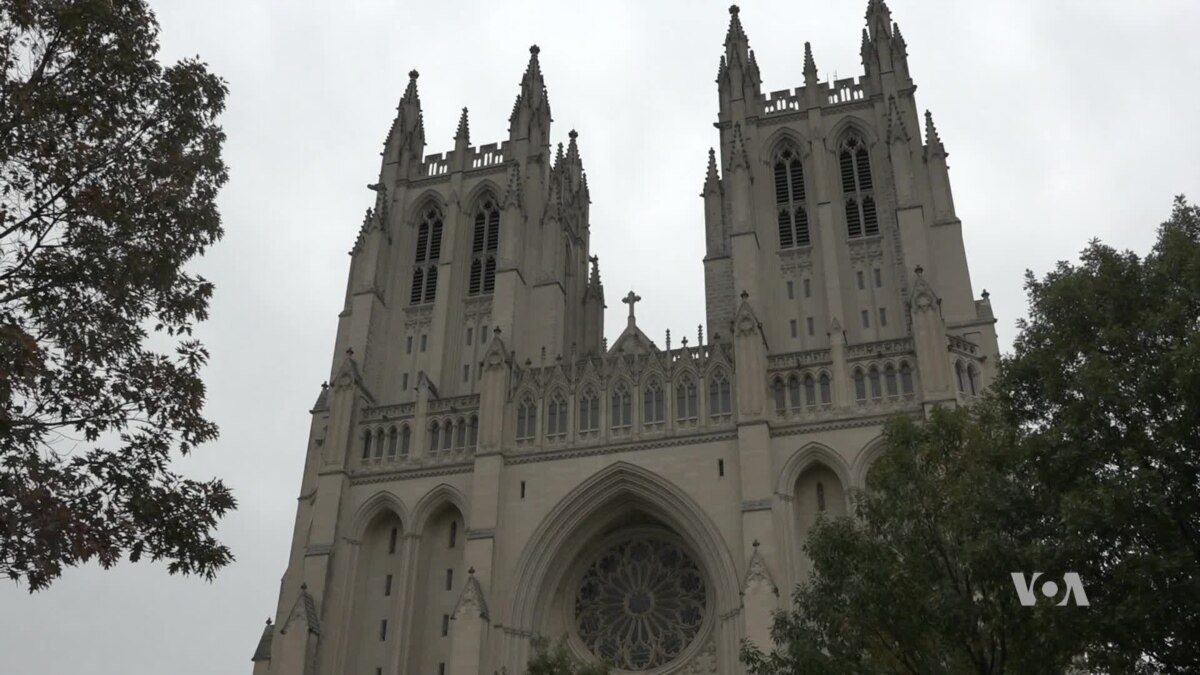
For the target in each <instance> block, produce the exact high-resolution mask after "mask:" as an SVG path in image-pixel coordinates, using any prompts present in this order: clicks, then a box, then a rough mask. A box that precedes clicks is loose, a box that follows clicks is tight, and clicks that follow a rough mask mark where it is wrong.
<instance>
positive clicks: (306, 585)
mask: <svg viewBox="0 0 1200 675" xmlns="http://www.w3.org/2000/svg"><path fill="white" fill-rule="evenodd" d="M413 72H414V73H415V72H417V71H415V70H414V71H413ZM300 590H302V591H307V590H308V582H307V581H305V582H304V583H302V584H300Z"/></svg>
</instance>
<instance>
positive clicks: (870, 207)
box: [862, 196, 879, 237]
mask: <svg viewBox="0 0 1200 675" xmlns="http://www.w3.org/2000/svg"><path fill="white" fill-rule="evenodd" d="M862 210H863V230H864V232H865V234H866V235H867V236H868V237H870V236H873V235H876V234H879V216H878V214H876V212H875V200H874V199H871V197H870V196H867V197H863V202H862Z"/></svg>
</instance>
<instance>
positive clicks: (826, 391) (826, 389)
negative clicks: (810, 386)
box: [819, 373, 833, 405]
mask: <svg viewBox="0 0 1200 675" xmlns="http://www.w3.org/2000/svg"><path fill="white" fill-rule="evenodd" d="M819 383H820V385H821V405H828V404H829V403H831V402H832V401H833V384H832V381H831V380H830V378H829V373H821V377H820V379H819Z"/></svg>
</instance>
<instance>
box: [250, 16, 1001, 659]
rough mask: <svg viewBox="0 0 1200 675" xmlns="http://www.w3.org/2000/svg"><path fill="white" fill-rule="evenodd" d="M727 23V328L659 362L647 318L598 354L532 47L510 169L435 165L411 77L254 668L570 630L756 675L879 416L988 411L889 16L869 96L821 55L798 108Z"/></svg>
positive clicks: (719, 278) (568, 161) (593, 270)
mask: <svg viewBox="0 0 1200 675" xmlns="http://www.w3.org/2000/svg"><path fill="white" fill-rule="evenodd" d="M730 12H731V18H730V23H729V29H728V33H727V35H726V36H725V46H724V54H723V55H722V56H721V59H720V66H719V70H718V73H717V92H718V100H719V116H718V118H717V120H716V126H717V128H718V129H719V137H720V138H719V146H718V149H717V150H715V151H712V152H710V153H709V157H708V169H707V176H706V177H705V179H704V181H703V187H702V195H701V196H702V198H703V200H704V223H703V228H702V227H701V224H700V223H696V224H695V233H694V236H696V237H700V236H704V237H705V241H706V242H707V254H706V255H705V258H704V261H703V264H704V272H705V293H706V300H707V317H706V321H705V324H704V325H703V326H702V327H701V328H700V330H699V331H697V332H696V333H692V332H691V331H690V330H689V331H688V333H689V335H688V336H687V337H682V336H678V335H677V336H676V337H671V336H670V335H669V334H668V337H667V338H666V340H665V341H664V343H663V344H661V345H660V344H656V342H654V341H652V340H651V339H650V338H649V337H647V336H646V335H645V334H644V333H643V332H642V330H641V329H639V328H638V325H637V319H636V302H637V301H638V300H639V299H640V298H638V297H637V296H636V295H635V294H634V293H632V292H631V293H629V294H628V295H626V296H624V297H623V298H621V301H622V302H624V303H626V304H627V305H628V308H627V313H628V319H627V323H626V325H625V326H624V329H623V331H622V332H620V334H619V336H618V337H616V338H615V339H614V340H612V341H611V343H610V342H609V341H608V340H606V339H605V337H604V309H605V306H606V298H605V291H604V287H603V285H602V283H601V280H600V272H599V265H598V261H597V259H596V258H595V257H592V256H591V255H590V250H589V243H590V237H591V233H590V230H589V226H588V209H589V203H590V201H591V198H590V193H589V190H588V184H587V178H586V175H585V174H584V171H583V164H582V161H581V159H580V150H579V147H578V145H579V143H578V139H577V137H576V136H577V135H576V134H575V132H573V131H572V132H571V133H569V134H568V135H567V136H568V138H567V143H566V147H565V148H564V146H563V144H562V143H557V144H556V143H555V137H554V136H553V135H552V134H551V112H550V101H549V98H548V96H547V85H546V83H545V82H544V80H543V75H542V69H541V65H540V62H539V58H540V56H539V54H538V49H537V47H533V48H531V49H530V59H529V64H528V67H527V68H526V70H525V73H524V76H523V77H522V79H521V84H520V91H519V93H518V95H517V99H516V103H515V104H514V106H513V109H512V115H511V117H510V118H509V123H510V126H509V137H508V140H507V141H504V142H502V143H493V144H489V145H481V146H473V145H471V141H470V134H469V128H468V120H467V113H466V110H465V109H464V111H463V115H462V119H461V121H460V124H459V127H458V133H457V135H456V136H455V144H454V149H453V150H451V151H449V152H446V153H444V154H431V155H426V154H425V151H426V146H425V140H426V139H425V133H424V128H423V124H422V113H421V101H420V98H419V96H418V92H417V73H416V72H415V71H414V72H412V73H410V80H409V82H408V87H407V90H406V91H405V92H404V95H403V97H402V98H401V99H400V105H399V109H398V114H397V116H396V119H395V121H394V123H393V124H392V127H391V129H390V130H389V132H388V134H387V140H386V143H385V147H384V151H383V161H382V168H381V170H380V175H379V179H378V182H377V183H375V184H373V185H371V186H370V187H371V189H372V190H374V191H375V195H376V198H375V204H374V207H373V208H372V209H370V210H369V211H368V212H367V215H366V218H365V220H364V222H363V225H362V229H361V230H360V231H359V233H358V237H357V240H356V241H355V242H354V246H353V251H352V255H351V264H350V274H349V281H348V284H347V289H346V300H345V307H344V309H343V311H342V312H341V314H340V315H339V318H338V321H339V323H338V330H337V343H336V345H335V349H334V358H333V363H332V367H331V377H330V380H329V383H328V385H327V386H323V387H322V390H321V393H320V395H319V397H318V398H317V401H316V404H315V405H314V406H313V409H312V427H311V432H310V441H309V443H308V447H307V453H306V458H305V469H304V475H303V481H302V484H301V486H300V491H299V505H298V510H297V514H296V524H295V531H294V535H293V543H292V547H291V554H290V558H289V562H288V567H287V570H286V572H285V574H284V576H283V579H282V582H281V585H280V595H279V603H278V607H277V609H276V613H275V621H274V622H273V623H272V622H270V621H268V625H267V627H266V629H265V631H264V633H263V635H262V638H261V641H260V643H259V646H258V649H257V651H256V653H255V655H254V670H253V672H254V674H255V675H266V674H268V673H270V674H273V675H274V674H277V675H400V674H411V675H418V674H419V675H490V674H491V673H493V672H495V671H498V670H500V669H501V668H506V669H507V671H508V672H509V673H513V674H514V675H515V674H517V673H521V672H524V664H525V663H526V662H527V661H528V659H529V657H530V655H531V651H532V650H531V638H534V637H536V636H547V637H550V638H557V637H559V636H564V635H565V636H567V640H568V644H569V645H570V647H571V648H572V649H573V650H574V651H575V652H576V653H577V654H578V655H579V656H580V657H582V658H602V659H605V660H607V661H609V662H611V663H612V664H614V665H615V667H616V670H617V672H638V673H655V674H663V675H666V674H668V673H688V674H691V673H721V674H731V673H740V672H744V669H743V667H742V666H741V665H740V664H739V662H738V658H737V653H738V648H739V643H740V641H741V640H742V639H743V638H749V639H751V640H754V641H756V642H758V643H759V644H762V645H767V644H768V642H769V637H768V626H769V622H770V616H771V612H772V611H773V610H776V609H779V608H783V607H786V605H787V603H788V602H789V601H790V589H792V588H793V587H794V586H795V585H796V584H797V583H799V582H800V581H801V580H802V579H803V578H804V577H805V575H806V574H807V573H808V571H809V568H808V563H807V561H806V560H805V558H804V555H803V553H802V546H803V544H804V541H805V537H806V533H807V532H808V529H809V527H810V526H811V525H812V524H813V522H814V521H815V520H816V518H817V517H818V516H819V514H821V513H822V512H828V513H830V514H844V513H846V512H847V511H848V509H849V501H848V494H849V491H850V490H852V489H854V488H862V487H863V485H864V480H865V475H866V473H867V471H868V469H869V467H870V465H871V462H872V459H873V458H874V457H875V456H877V454H878V453H879V451H880V433H881V428H882V425H883V423H884V421H885V419H886V418H887V417H888V416H890V415H894V414H907V415H915V416H920V415H923V414H924V412H925V411H926V410H928V409H929V407H930V406H933V405H937V404H946V405H959V404H963V403H967V402H969V401H970V400H971V399H972V398H973V397H974V396H975V395H976V394H978V393H979V392H981V391H982V389H983V388H984V387H985V386H986V385H987V383H988V382H989V380H990V378H991V377H992V371H993V369H994V365H995V363H996V359H997V358H998V347H997V342H996V334H995V329H994V323H995V320H994V319H993V315H992V310H991V306H990V304H989V302H988V299H987V293H986V292H984V293H983V294H982V297H981V298H976V297H975V294H974V292H973V290H972V286H971V280H970V277H969V274H968V270H967V260H966V254H965V251H964V247H963V237H962V224H961V222H960V221H959V219H958V218H957V217H956V215H955V210H954V202H953V199H952V198H951V193H950V185H949V179H948V174H947V166H946V149H945V147H944V146H943V144H942V142H941V140H940V139H939V137H938V133H937V131H936V130H935V129H934V126H933V121H932V119H931V118H930V116H929V114H928V113H925V115H924V119H922V116H921V115H920V114H919V113H918V108H917V105H916V102H915V100H914V98H913V93H914V90H915V88H916V87H915V85H914V84H913V80H912V78H911V77H910V73H909V68H908V62H907V51H906V46H905V41H904V38H903V36H902V35H901V33H900V29H899V27H898V26H897V25H896V24H894V23H893V22H892V20H891V15H890V12H889V10H888V8H887V6H886V5H885V3H884V2H883V0H870V2H869V4H868V9H867V14H866V27H865V28H864V29H863V33H862V64H863V71H862V74H861V76H859V77H857V78H849V79H841V80H836V81H832V82H822V81H820V79H819V78H818V75H817V68H816V65H815V63H814V59H813V55H812V51H811V49H810V48H809V47H808V45H805V59H804V65H803V72H802V76H803V86H800V87H797V88H796V89H790V90H784V91H776V92H764V91H762V87H761V78H760V75H759V68H758V64H757V63H756V61H755V57H754V52H753V51H751V50H750V48H749V42H748V39H747V36H746V32H745V31H744V29H743V26H742V22H741V19H740V17H739V14H738V10H737V7H733V8H731V10H730ZM697 173H698V174H699V173H701V172H699V171H698V172H697ZM687 196H689V195H679V198H681V199H682V198H685V197H687ZM702 233H703V234H702ZM614 299H615V298H614ZM613 332H614V333H615V331H613ZM676 340H677V341H676Z"/></svg>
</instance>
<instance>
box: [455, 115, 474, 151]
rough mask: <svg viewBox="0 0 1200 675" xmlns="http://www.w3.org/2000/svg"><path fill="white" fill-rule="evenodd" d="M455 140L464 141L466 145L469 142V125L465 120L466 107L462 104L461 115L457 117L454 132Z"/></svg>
mask: <svg viewBox="0 0 1200 675" xmlns="http://www.w3.org/2000/svg"><path fill="white" fill-rule="evenodd" d="M454 140H455V141H465V142H466V144H467V145H470V144H471V125H470V123H469V122H468V121H467V109H466V107H465V106H464V107H463V109H462V115H461V116H459V118H458V131H456V132H455V133H454Z"/></svg>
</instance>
